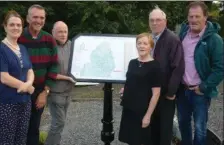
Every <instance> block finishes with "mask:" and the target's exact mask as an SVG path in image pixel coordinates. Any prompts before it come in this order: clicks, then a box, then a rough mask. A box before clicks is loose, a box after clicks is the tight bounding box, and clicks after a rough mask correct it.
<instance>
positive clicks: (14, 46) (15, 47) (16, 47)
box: [5, 38, 20, 51]
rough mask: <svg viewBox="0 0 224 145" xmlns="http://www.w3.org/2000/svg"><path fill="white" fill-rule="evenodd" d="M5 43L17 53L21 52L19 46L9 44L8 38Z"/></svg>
mask: <svg viewBox="0 0 224 145" xmlns="http://www.w3.org/2000/svg"><path fill="white" fill-rule="evenodd" d="M5 42H6V43H7V44H8V45H9V46H11V47H12V48H13V49H14V50H16V51H19V50H20V48H19V45H18V44H16V45H13V44H12V43H10V42H9V40H8V39H7V38H5Z"/></svg>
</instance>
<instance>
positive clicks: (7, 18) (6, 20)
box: [2, 10, 24, 27]
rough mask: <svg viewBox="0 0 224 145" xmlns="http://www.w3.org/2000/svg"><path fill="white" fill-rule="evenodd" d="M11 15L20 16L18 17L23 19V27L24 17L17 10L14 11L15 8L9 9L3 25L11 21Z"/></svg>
mask: <svg viewBox="0 0 224 145" xmlns="http://www.w3.org/2000/svg"><path fill="white" fill-rule="evenodd" d="M11 17H18V18H20V19H21V22H22V27H23V24H24V20H23V18H22V17H21V16H20V14H18V13H17V12H16V11H14V10H11V11H8V12H7V13H6V15H5V18H4V21H3V24H2V25H3V26H6V25H7V23H8V21H9V19H10V18H11Z"/></svg>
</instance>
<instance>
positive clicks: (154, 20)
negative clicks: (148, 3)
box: [149, 19, 163, 23]
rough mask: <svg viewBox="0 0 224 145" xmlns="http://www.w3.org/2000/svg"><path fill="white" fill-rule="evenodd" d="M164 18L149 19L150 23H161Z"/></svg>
mask: <svg viewBox="0 0 224 145" xmlns="http://www.w3.org/2000/svg"><path fill="white" fill-rule="evenodd" d="M162 21H163V19H149V23H155V22H156V23H161V22H162Z"/></svg>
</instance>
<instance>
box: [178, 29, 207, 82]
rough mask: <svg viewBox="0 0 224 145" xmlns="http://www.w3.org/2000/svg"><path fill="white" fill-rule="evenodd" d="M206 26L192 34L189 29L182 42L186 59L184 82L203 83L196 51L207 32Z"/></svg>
mask: <svg viewBox="0 0 224 145" xmlns="http://www.w3.org/2000/svg"><path fill="white" fill-rule="evenodd" d="M205 28H206V26H205ZM205 28H204V29H203V30H202V31H201V32H200V33H199V34H192V33H191V32H190V30H189V31H188V32H187V35H186V36H185V38H184V40H183V42H182V45H183V49H184V61H185V72H184V75H183V83H184V84H186V85H198V84H200V83H201V79H200V77H199V75H198V73H197V70H196V68H195V63H194V51H195V47H196V45H197V43H198V42H199V40H200V38H201V37H202V35H203V34H204V32H205Z"/></svg>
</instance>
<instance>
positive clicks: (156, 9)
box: [149, 5, 166, 19]
mask: <svg viewBox="0 0 224 145" xmlns="http://www.w3.org/2000/svg"><path fill="white" fill-rule="evenodd" d="M154 11H159V12H161V14H162V17H163V19H166V13H165V12H164V11H163V10H161V9H160V8H159V6H158V5H156V6H155V7H154V9H153V10H152V11H151V12H150V13H149V18H150V15H151V13H152V12H154Z"/></svg>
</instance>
